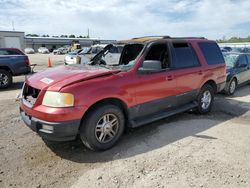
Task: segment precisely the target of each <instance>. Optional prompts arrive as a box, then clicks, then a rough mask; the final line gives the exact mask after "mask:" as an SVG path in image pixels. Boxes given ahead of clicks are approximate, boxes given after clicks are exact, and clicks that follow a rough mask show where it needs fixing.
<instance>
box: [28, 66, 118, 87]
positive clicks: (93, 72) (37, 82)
mask: <svg viewBox="0 0 250 188" xmlns="http://www.w3.org/2000/svg"><path fill="white" fill-rule="evenodd" d="M117 72H119V71H118V70H109V69H106V68H103V67H97V66H90V65H69V66H59V67H56V68H50V69H48V70H46V71H43V72H40V73H36V74H34V75H32V76H31V77H29V78H28V79H27V80H26V83H27V84H28V85H31V86H32V87H34V88H37V89H40V90H44V89H49V90H53V91H60V90H61V89H62V88H63V87H66V86H68V85H71V84H73V83H77V82H81V81H84V80H89V79H93V78H96V77H100V76H108V75H110V74H113V73H117Z"/></svg>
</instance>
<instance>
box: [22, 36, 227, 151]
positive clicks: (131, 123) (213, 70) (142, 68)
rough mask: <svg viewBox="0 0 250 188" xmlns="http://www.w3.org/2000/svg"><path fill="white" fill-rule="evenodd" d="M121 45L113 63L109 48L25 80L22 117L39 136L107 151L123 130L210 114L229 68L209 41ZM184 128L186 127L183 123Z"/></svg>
mask: <svg viewBox="0 0 250 188" xmlns="http://www.w3.org/2000/svg"><path fill="white" fill-rule="evenodd" d="M122 42H123V44H125V46H124V48H123V50H122V53H121V56H120V59H119V61H118V62H117V63H116V64H115V65H108V64H105V63H104V62H103V59H102V58H103V56H105V54H107V53H108V52H109V51H110V50H111V49H112V47H113V45H111V44H110V45H107V46H105V47H104V49H103V50H101V51H100V52H99V53H98V54H96V56H95V57H93V58H92V59H91V62H90V64H88V65H86V64H80V65H69V66H60V67H56V68H54V69H50V70H47V71H43V72H40V73H36V74H34V75H33V76H31V77H29V78H28V79H27V80H26V81H25V83H24V87H23V90H22V94H21V102H20V115H21V117H22V119H23V121H24V122H25V123H26V125H27V126H28V127H30V128H31V129H32V130H34V131H35V132H37V133H38V134H39V135H40V136H42V137H43V138H44V139H48V140H56V141H66V140H74V139H75V138H76V136H77V135H78V134H79V135H80V138H81V140H82V142H83V143H84V144H85V145H86V146H87V147H88V148H90V149H92V150H106V149H109V148H111V147H112V146H114V145H115V144H116V143H117V142H118V140H119V139H120V138H121V136H122V134H123V132H124V129H125V127H138V126H141V125H144V124H147V123H150V122H153V121H156V120H159V119H162V118H166V117H169V116H171V115H174V114H177V113H181V112H185V111H188V110H191V109H193V110H196V111H197V112H199V113H200V114H206V113H208V112H209V111H210V110H211V108H212V105H213V101H214V94H215V93H216V92H219V91H221V90H222V89H223V88H224V87H225V83H226V66H225V62H224V58H223V56H222V53H221V51H220V49H219V47H218V45H217V44H216V43H215V42H214V41H210V40H207V39H204V38H171V37H143V38H135V39H132V40H127V41H122ZM187 129H188V127H187Z"/></svg>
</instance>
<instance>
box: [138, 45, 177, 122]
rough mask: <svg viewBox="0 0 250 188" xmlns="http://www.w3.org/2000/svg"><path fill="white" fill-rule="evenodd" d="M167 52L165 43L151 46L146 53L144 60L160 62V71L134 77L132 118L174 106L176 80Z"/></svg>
mask: <svg viewBox="0 0 250 188" xmlns="http://www.w3.org/2000/svg"><path fill="white" fill-rule="evenodd" d="M169 57H170V56H169V51H168V47H167V44H166V43H161V44H153V45H152V46H151V47H150V49H149V50H148V52H146V56H145V61H146V60H158V61H161V64H162V71H161V72H156V73H150V74H141V73H139V72H138V73H137V75H136V79H135V80H137V81H136V102H137V105H136V106H135V107H134V114H133V116H134V118H136V117H142V116H147V115H150V114H154V113H157V112H160V111H162V110H166V109H168V108H171V107H173V106H174V103H175V100H174V96H175V95H176V80H175V78H174V77H173V74H172V72H171V70H170V69H169V68H170V64H171V63H170V58H169Z"/></svg>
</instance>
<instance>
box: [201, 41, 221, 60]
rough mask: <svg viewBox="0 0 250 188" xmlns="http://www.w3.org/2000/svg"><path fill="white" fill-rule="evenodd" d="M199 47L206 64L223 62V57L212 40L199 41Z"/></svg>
mask: <svg viewBox="0 0 250 188" xmlns="http://www.w3.org/2000/svg"><path fill="white" fill-rule="evenodd" d="M198 45H199V47H200V49H201V51H202V53H203V55H204V57H205V59H206V62H207V64H208V65H215V64H223V63H224V58H223V56H222V53H221V51H220V48H219V47H218V45H217V44H216V43H214V42H200V43H199V44H198Z"/></svg>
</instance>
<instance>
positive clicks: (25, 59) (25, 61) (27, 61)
mask: <svg viewBox="0 0 250 188" xmlns="http://www.w3.org/2000/svg"><path fill="white" fill-rule="evenodd" d="M24 63H25V64H26V65H30V61H29V58H28V57H27V56H25V58H24Z"/></svg>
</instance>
